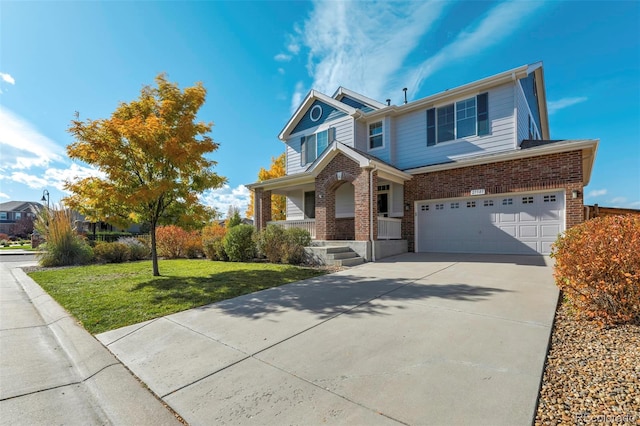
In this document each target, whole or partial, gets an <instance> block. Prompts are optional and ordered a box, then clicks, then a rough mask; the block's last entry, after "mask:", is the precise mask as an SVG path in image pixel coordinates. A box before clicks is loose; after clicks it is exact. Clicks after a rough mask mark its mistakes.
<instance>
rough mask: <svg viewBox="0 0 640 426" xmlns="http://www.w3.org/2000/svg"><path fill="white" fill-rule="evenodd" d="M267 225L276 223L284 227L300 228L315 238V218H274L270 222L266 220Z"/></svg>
mask: <svg viewBox="0 0 640 426" xmlns="http://www.w3.org/2000/svg"><path fill="white" fill-rule="evenodd" d="M267 225H278V226H281V227H283V228H284V229H290V228H302V229H304V230H306V231H307V232H309V234H310V235H311V238H312V239H315V238H316V221H315V219H305V220H274V221H272V222H267Z"/></svg>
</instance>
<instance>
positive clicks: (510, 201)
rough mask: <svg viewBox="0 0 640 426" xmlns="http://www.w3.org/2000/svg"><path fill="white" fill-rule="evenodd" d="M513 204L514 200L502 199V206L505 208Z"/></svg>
mask: <svg viewBox="0 0 640 426" xmlns="http://www.w3.org/2000/svg"><path fill="white" fill-rule="evenodd" d="M512 204H513V198H503V199H502V205H503V206H510V205H512Z"/></svg>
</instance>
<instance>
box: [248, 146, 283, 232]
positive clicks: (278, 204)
mask: <svg viewBox="0 0 640 426" xmlns="http://www.w3.org/2000/svg"><path fill="white" fill-rule="evenodd" d="M285 161H286V153H284V152H283V153H282V155H280V156H278V157H271V167H270V168H269V170H266V169H265V168H264V167H261V168H260V171H259V172H258V181H259V182H262V181H265V180H269V179H274V178H277V177H282V176H284V175H285V174H286V170H285ZM250 197H251V198H250V201H249V207H248V208H247V213H246V216H247V217H248V218H253V215H254V211H253V208H254V207H253V206H254V204H255V202H254V198H253V197H254V193H253V191H251V196H250ZM286 211H287V198H286V197H285V196H284V195H271V219H272V220H285V219H286Z"/></svg>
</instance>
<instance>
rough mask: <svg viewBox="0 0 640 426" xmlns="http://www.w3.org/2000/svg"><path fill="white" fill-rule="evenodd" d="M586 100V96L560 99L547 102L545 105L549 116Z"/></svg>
mask: <svg viewBox="0 0 640 426" xmlns="http://www.w3.org/2000/svg"><path fill="white" fill-rule="evenodd" d="M586 100H587V97H586V96H579V97H575V98H562V99H558V100H557V101H549V102H548V103H547V108H548V110H549V114H553V113H555V112H557V111H559V110H561V109H564V108H567V107H570V106H573V105H575V104H579V103H581V102H585V101H586Z"/></svg>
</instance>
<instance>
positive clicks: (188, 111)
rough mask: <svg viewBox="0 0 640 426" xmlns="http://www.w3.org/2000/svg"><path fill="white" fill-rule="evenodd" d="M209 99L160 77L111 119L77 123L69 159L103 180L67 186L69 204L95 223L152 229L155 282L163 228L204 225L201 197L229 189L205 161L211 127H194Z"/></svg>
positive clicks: (202, 92)
mask: <svg viewBox="0 0 640 426" xmlns="http://www.w3.org/2000/svg"><path fill="white" fill-rule="evenodd" d="M206 93H207V92H206V89H205V88H204V87H203V86H202V83H197V84H196V85H195V86H193V87H187V88H186V89H184V90H180V88H179V87H178V85H177V84H175V83H171V82H169V81H167V79H166V76H165V75H164V74H160V75H158V76H157V77H156V86H154V87H152V86H145V87H143V88H142V91H141V93H140V97H139V98H138V99H137V100H134V101H132V102H129V103H121V104H120V105H119V106H118V108H117V109H116V110H115V111H114V112H113V113H112V114H111V117H110V118H108V119H100V120H86V121H80V120H79V119H77V118H76V120H73V121H72V122H71V126H70V127H69V133H71V134H72V135H73V136H74V138H75V141H74V142H73V143H72V144H70V145H69V146H67V153H68V155H69V157H71V158H75V159H78V160H81V161H83V162H85V163H87V164H90V165H92V166H94V167H96V168H97V169H98V170H100V171H101V172H102V176H101V177H88V178H84V179H81V180H77V181H74V182H70V181H67V182H66V184H65V188H66V189H67V190H69V191H70V192H71V193H72V194H71V195H70V196H69V197H67V198H66V199H65V200H64V202H65V205H67V206H69V207H71V208H73V209H76V210H78V211H79V212H81V213H82V214H84V215H85V216H87V218H88V219H89V220H93V221H99V220H103V221H109V222H111V223H114V224H118V225H121V226H126V225H127V224H130V223H145V222H146V223H148V224H149V225H150V228H151V255H152V256H151V257H152V264H153V275H154V276H158V275H160V271H159V269H158V256H157V250H156V228H157V226H158V224H162V223H173V222H178V223H180V222H182V221H183V220H184V221H186V222H189V221H191V222H193V221H194V220H196V219H197V218H202V220H207V219H208V218H209V217H210V216H211V213H212V211H211V209H209V208H207V207H206V206H204V205H202V204H201V203H200V202H199V200H198V194H199V193H201V192H202V191H204V190H206V189H211V188H218V187H220V186H222V184H224V183H225V182H226V179H225V178H224V177H221V176H218V175H217V174H216V173H214V172H213V171H212V170H211V169H212V167H213V166H215V165H216V162H215V161H211V160H209V159H207V158H205V154H208V153H211V152H213V151H215V150H217V149H218V144H217V143H216V142H214V141H213V139H212V138H211V137H210V136H208V133H209V132H210V131H211V128H212V126H213V124H212V123H204V122H199V121H196V115H197V113H198V110H199V109H200V107H202V105H203V104H204V102H205V98H206Z"/></svg>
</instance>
